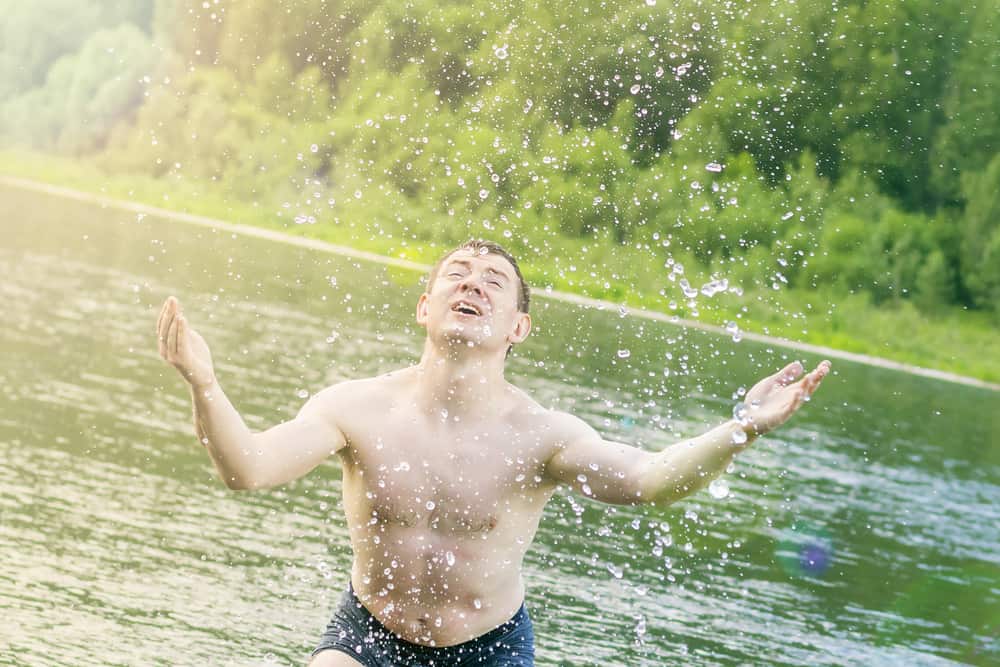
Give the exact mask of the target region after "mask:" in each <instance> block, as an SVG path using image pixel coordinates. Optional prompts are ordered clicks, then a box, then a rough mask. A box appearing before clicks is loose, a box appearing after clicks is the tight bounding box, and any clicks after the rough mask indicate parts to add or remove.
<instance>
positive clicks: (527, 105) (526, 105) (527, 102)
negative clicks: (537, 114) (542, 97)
mask: <svg viewBox="0 0 1000 667" xmlns="http://www.w3.org/2000/svg"><path fill="white" fill-rule="evenodd" d="M533 106H535V103H534V102H532V101H531V99H530V98H529V99H527V100H525V101H524V113H528V112H529V111H531V107H533Z"/></svg>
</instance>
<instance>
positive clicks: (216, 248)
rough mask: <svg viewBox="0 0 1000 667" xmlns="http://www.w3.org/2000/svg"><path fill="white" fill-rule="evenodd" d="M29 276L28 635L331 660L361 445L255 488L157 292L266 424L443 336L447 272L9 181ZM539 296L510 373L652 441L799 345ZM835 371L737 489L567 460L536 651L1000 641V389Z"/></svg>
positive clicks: (10, 382)
mask: <svg viewBox="0 0 1000 667" xmlns="http://www.w3.org/2000/svg"><path fill="white" fill-rule="evenodd" d="M0 275H2V276H3V280H2V282H0V294H2V297H3V312H4V323H3V326H2V327H0V346H2V350H3V352H2V357H0V391H2V394H0V613H2V614H3V617H4V620H3V622H2V623H0V664H17V665H22V664H23V665H49V664H52V665H56V664H59V665H61V664H74V665H138V664H151V663H152V664H177V665H291V664H302V663H303V662H304V661H305V657H306V656H307V655H308V652H309V651H310V650H311V648H312V646H313V645H314V643H315V641H316V640H317V638H318V636H319V633H320V632H321V630H322V628H323V627H324V625H325V624H326V622H327V620H328V617H329V614H330V611H331V609H332V607H333V605H334V604H335V602H336V601H337V600H338V598H339V596H340V594H341V591H342V590H343V588H344V587H345V585H346V583H347V577H348V572H349V564H350V551H349V546H348V539H347V532H346V527H345V523H344V518H343V515H342V511H341V507H340V471H339V468H338V467H337V465H336V463H335V462H333V461H332V462H330V463H329V464H324V465H323V466H321V467H320V468H318V469H317V470H316V471H314V472H313V473H312V474H310V475H309V476H307V477H306V478H304V479H301V480H299V481H297V482H295V483H293V484H290V485H288V486H285V487H282V488H280V489H277V490H272V491H264V492H256V493H236V492H231V491H228V490H226V489H225V487H224V486H223V485H222V484H221V483H220V482H219V481H218V480H217V479H216V477H215V475H214V471H213V469H212V466H211V464H210V462H209V461H208V459H207V457H206V456H205V454H204V452H203V451H202V449H201V447H200V446H199V445H198V444H197V442H196V441H195V439H194V436H193V432H192V427H191V424H190V405H189V401H188V396H187V392H186V390H185V389H184V387H183V385H182V383H181V380H180V379H179V377H177V375H176V373H175V372H174V371H173V369H171V368H169V367H167V366H165V365H164V364H163V363H162V362H161V361H160V360H159V358H158V356H157V354H156V342H155V336H154V325H155V318H156V314H157V312H158V309H159V306H160V305H161V303H162V302H163V299H164V298H165V297H166V296H167V295H168V294H176V295H177V296H178V297H179V298H180V299H181V301H182V303H183V304H184V306H185V310H186V313H187V314H188V317H189V320H190V321H191V322H192V324H193V325H194V326H195V327H197V328H198V329H199V331H201V332H202V333H203V334H204V335H205V337H206V338H207V339H208V341H209V343H210V345H211V346H212V349H213V354H214V356H215V359H216V364H217V370H218V374H219V377H220V381H221V383H222V384H223V386H224V387H225V388H226V390H227V393H228V394H229V395H230V397H231V398H232V399H233V401H234V403H235V404H236V406H237V407H238V408H239V409H240V410H241V412H242V413H243V414H244V416H245V418H246V419H247V422H248V423H249V424H250V425H251V427H252V428H256V429H263V428H266V427H267V426H270V425H272V424H274V423H276V422H278V421H281V420H284V419H287V418H290V417H291V416H293V415H294V414H295V412H296V411H297V410H298V408H299V407H300V406H301V404H302V403H303V402H304V400H305V398H306V397H308V395H309V394H311V393H314V392H316V391H318V390H320V389H321V388H323V387H325V386H327V385H329V384H332V383H334V382H337V381H340V380H344V379H348V378H356V377H361V376H367V375H372V374H376V373H380V372H384V371H387V370H390V369H393V368H397V367H400V366H404V365H408V364H410V363H412V362H414V361H415V360H416V359H417V357H418V355H419V352H420V348H421V342H422V339H421V337H420V334H421V330H420V329H419V327H417V326H415V325H414V323H413V321H412V312H413V305H414V302H415V300H416V297H417V295H418V294H419V290H420V287H419V278H420V276H419V275H418V274H416V273H413V272H408V271H404V270H402V269H390V268H386V267H383V266H380V265H378V264H374V263H366V262H362V261H358V260H350V259H344V258H341V257H336V256H333V255H330V254H325V253H321V252H317V251H314V250H305V249H302V248H296V247H293V246H288V245H283V244H280V243H274V242H269V241H263V240H260V239H254V238H249V237H245V236H241V235H238V234H236V235H234V234H232V233H230V232H220V231H213V230H210V229H206V228H200V227H195V226H190V225H186V224H182V223H178V222H172V221H168V220H164V219H160V218H157V217H155V216H137V215H136V214H135V213H128V212H123V211H120V210H115V209H112V208H104V207H100V206H97V205H85V204H80V203H77V202H69V201H66V200H62V199H57V198H52V197H46V196H42V195H38V194H28V193H25V192H21V191H17V190H13V189H9V188H7V187H0ZM543 291H544V289H538V292H543ZM533 314H534V318H535V322H536V330H535V332H534V333H533V334H532V338H531V340H530V341H529V343H527V344H526V345H524V346H522V347H521V349H520V350H519V351H518V353H517V354H516V355H515V356H514V357H512V358H511V359H510V361H509V362H508V377H509V378H510V379H511V380H512V381H513V382H515V384H518V385H519V386H521V387H522V388H524V389H525V390H527V391H528V392H529V393H531V394H532V395H534V396H535V397H536V398H537V399H538V400H539V401H540V402H541V403H543V404H545V405H549V406H552V407H556V408H559V409H563V410H569V411H572V412H574V413H576V414H577V415H579V416H581V417H582V418H584V419H585V420H587V421H588V422H589V423H591V424H592V425H593V426H595V427H596V428H597V429H598V430H600V431H601V432H603V433H604V434H605V435H606V436H607V437H609V438H613V439H617V440H621V441H625V442H629V443H632V444H636V445H639V446H641V447H644V448H648V449H654V450H656V449H660V448H662V447H664V446H666V445H668V444H670V443H672V442H675V441H677V440H678V439H681V438H683V437H685V436H689V435H693V434H696V433H698V432H699V431H701V430H704V429H706V428H708V427H710V426H713V425H715V424H717V423H719V422H720V421H722V420H723V419H725V418H726V417H727V416H728V415H729V414H730V411H731V409H732V404H733V401H732V393H733V391H734V390H735V389H736V388H737V387H739V386H740V385H748V384H750V383H752V382H753V380H754V379H756V378H757V377H758V376H761V375H763V374H764V373H768V372H771V371H772V370H773V369H775V368H777V367H779V366H780V365H781V364H783V363H786V362H787V361H788V360H789V359H792V358H795V356H793V354H792V353H790V352H787V351H784V350H782V349H779V348H768V347H766V346H762V345H758V344H755V343H750V342H748V341H743V342H739V343H735V342H733V341H731V340H729V339H726V338H720V337H717V336H712V335H708V334H704V333H699V332H688V331H684V330H682V329H679V328H677V327H674V326H672V325H669V324H666V323H659V322H650V321H644V320H642V319H640V318H637V317H635V316H633V315H630V314H622V313H620V312H618V311H616V310H605V311H601V310H596V309H582V308H580V307H578V306H571V305H568V304H564V303H559V302H556V301H553V300H546V299H545V298H542V297H540V298H538V299H537V300H536V301H535V305H534V306H533ZM900 335H905V332H900ZM799 356H800V357H801V355H799ZM805 361H806V362H807V363H814V362H815V361H817V360H816V359H812V358H806V359H805ZM835 370H836V373H835V374H834V375H832V376H831V377H830V378H828V379H827V381H826V383H825V384H824V386H823V388H822V390H821V392H820V393H819V394H817V396H816V397H815V398H814V400H813V401H812V402H811V403H810V404H809V405H807V406H806V408H805V410H804V411H803V412H802V413H801V414H800V415H798V416H797V417H796V418H795V420H794V422H793V423H791V424H789V425H787V426H786V427H785V428H783V429H782V430H781V431H780V432H778V433H776V434H774V435H772V436H770V437H768V438H766V439H764V440H762V441H760V442H758V443H757V444H755V446H754V447H753V448H751V449H750V450H749V451H748V452H747V453H745V454H744V455H743V456H742V457H741V458H739V459H738V460H737V462H736V464H735V466H734V468H733V470H732V471H731V472H730V473H729V474H728V475H726V476H725V477H724V480H725V482H726V484H727V485H728V489H729V493H728V495H726V496H725V497H718V498H717V497H715V495H719V496H721V495H723V494H722V492H721V491H720V492H719V493H717V494H714V495H713V494H710V493H709V492H707V491H702V492H700V493H699V494H697V495H695V496H692V497H690V498H688V499H686V500H685V501H682V502H680V503H678V504H676V505H674V506H671V507H669V508H665V509H648V508H612V507H607V506H602V505H599V504H597V503H595V502H592V501H590V500H587V499H585V498H581V497H577V496H573V495H571V494H569V493H568V492H562V491H560V492H559V493H558V494H557V495H556V497H555V498H554V500H553V502H552V503H551V504H550V506H549V508H548V509H547V512H546V517H545V519H544V520H543V522H542V526H541V529H540V530H539V533H538V537H537V540H536V543H535V545H534V547H533V549H532V551H531V552H529V556H528V558H527V562H526V570H527V572H526V579H527V583H528V586H529V594H528V601H527V602H528V605H529V608H530V611H531V613H532V615H533V618H534V621H535V630H536V633H537V636H538V641H537V654H538V664H539V665H572V666H574V667H575V666H580V665H595V666H598V665H599V666H605V665H627V666H629V667H632V666H647V665H648V666H652V665H681V664H683V665H748V664H753V665H765V664H766V665H953V664H977V665H987V664H1000V436H998V435H997V426H998V424H997V421H998V418H997V415H998V414H1000V396H998V394H996V393H991V392H989V391H987V390H984V389H976V388H970V387H964V386H958V385H952V384H947V383H944V382H941V381H937V380H931V379H926V378H916V377H912V376H908V375H904V374H901V373H898V372H894V371H887V370H881V369H875V368H870V367H865V366H860V365H855V364H851V363H847V362H838V363H837V364H836V365H835ZM717 490H718V489H717Z"/></svg>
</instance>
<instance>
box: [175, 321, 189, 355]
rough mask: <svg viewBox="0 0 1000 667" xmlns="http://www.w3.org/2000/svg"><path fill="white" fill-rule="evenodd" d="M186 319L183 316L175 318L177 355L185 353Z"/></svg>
mask: <svg viewBox="0 0 1000 667" xmlns="http://www.w3.org/2000/svg"><path fill="white" fill-rule="evenodd" d="M187 335H188V328H187V319H185V317H184V316H183V315H181V316H180V317H178V318H177V354H178V355H180V354H181V353H182V352H186V351H187Z"/></svg>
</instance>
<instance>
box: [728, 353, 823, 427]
mask: <svg viewBox="0 0 1000 667" xmlns="http://www.w3.org/2000/svg"><path fill="white" fill-rule="evenodd" d="M804 370H805V369H803V368H802V364H801V363H799V362H798V361H794V362H792V363H790V364H788V365H787V366H785V367H784V368H783V369H781V370H780V371H778V372H777V373H775V374H774V375H772V376H770V377H767V378H764V379H763V380H761V381H760V382H758V383H757V384H755V385H754V386H753V388H752V389H751V390H750V391H748V392H747V395H746V403H745V404H744V410H738V411H739V412H741V413H742V414H737V415H734V416H735V417H736V418H737V419H739V420H740V422H741V423H744V424H745V430H746V432H747V433H748V434H749V435H763V434H765V433H767V432H769V431H772V430H774V429H776V428H777V427H779V426H781V425H782V424H784V423H785V422H786V421H788V418H789V417H791V416H792V415H793V414H795V411H796V410H798V409H799V408H800V407H801V406H802V403H803V402H805V401H807V400H809V397H810V396H812V394H813V392H814V391H816V388H817V387H819V383H820V382H822V381H823V378H824V377H826V374H827V373H829V372H830V362H829V361H823V362H822V363H820V365H819V366H817V367H816V369H815V370H814V371H813V372H811V373H809V374H807V375H805V376H804V377H803V378H802V379H801V380H798V381H797V382H796V379H797V378H798V377H799V376H800V375H802V373H803V371H804Z"/></svg>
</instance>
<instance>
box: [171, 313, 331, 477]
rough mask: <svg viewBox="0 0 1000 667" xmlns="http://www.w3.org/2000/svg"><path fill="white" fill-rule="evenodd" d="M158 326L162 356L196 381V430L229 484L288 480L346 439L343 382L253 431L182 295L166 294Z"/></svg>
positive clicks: (193, 387) (193, 384) (193, 391)
mask: <svg viewBox="0 0 1000 667" xmlns="http://www.w3.org/2000/svg"><path fill="white" fill-rule="evenodd" d="M156 326H157V337H158V342H159V351H160V356H162V357H163V359H164V360H165V361H167V362H168V363H169V364H171V365H172V366H173V367H174V368H176V369H177V370H178V371H179V372H180V374H181V376H182V377H184V379H185V380H186V381H187V382H188V384H189V385H190V387H191V401H192V403H193V404H194V423H195V431H196V432H197V434H198V438H199V440H201V443H202V444H203V445H205V447H206V449H207V450H208V453H209V456H211V458H212V462H213V463H214V464H215V467H216V469H217V470H218V471H219V475H220V476H221V477H222V480H223V481H224V482H225V483H226V486H228V487H229V488H231V489H261V488H268V487H272V486H278V485H280V484H285V483H287V482H290V481H292V480H294V479H297V478H299V477H301V476H302V475H305V474H306V473H307V472H309V471H310V470H312V469H313V468H315V467H316V466H317V465H319V464H320V462H322V461H323V460H324V459H325V458H326V457H327V456H329V455H330V454H333V453H335V452H336V451H338V450H339V449H340V448H342V447H343V446H344V445H345V444H346V438H345V437H344V434H343V433H342V431H341V430H340V428H338V427H337V425H336V406H337V404H338V403H339V401H338V398H337V397H338V395H342V394H343V391H342V390H341V389H340V387H342V386H343V385H337V386H335V387H331V388H329V389H326V390H324V391H322V392H320V393H319V394H316V395H315V396H313V398H312V399H310V400H309V401H308V402H307V403H306V404H305V406H303V408H302V410H300V411H299V414H298V416H296V417H295V419H293V420H291V421H289V422H285V423H283V424H279V425H278V426H275V427H274V428H271V429H268V430H266V431H263V432H261V433H252V432H251V431H250V429H249V428H247V425H246V423H245V422H244V421H243V418H242V417H241V416H240V414H239V413H238V412H237V411H236V408H234V407H233V404H232V403H231V402H230V400H229V398H228V397H227V396H226V394H225V392H223V391H222V388H221V387H220V386H219V383H218V380H217V379H216V377H215V369H214V367H213V365H212V355H211V354H210V352H209V350H208V345H207V343H205V339H204V338H202V337H201V335H199V334H198V333H197V332H196V331H195V330H194V329H192V328H190V326H189V325H188V323H187V320H186V319H185V318H184V316H183V314H181V309H180V304H179V303H178V302H177V299H175V298H174V297H170V298H168V299H167V300H166V302H165V303H164V304H163V309H162V310H161V311H160V317H159V319H158V321H157V325H156Z"/></svg>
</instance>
